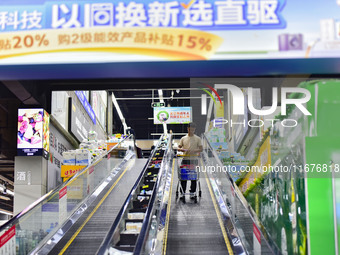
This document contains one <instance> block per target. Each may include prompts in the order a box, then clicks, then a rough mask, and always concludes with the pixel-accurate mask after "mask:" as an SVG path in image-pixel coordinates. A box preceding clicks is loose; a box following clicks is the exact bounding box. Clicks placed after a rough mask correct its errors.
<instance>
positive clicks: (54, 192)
mask: <svg viewBox="0 0 340 255" xmlns="http://www.w3.org/2000/svg"><path fill="white" fill-rule="evenodd" d="M129 138H131V139H133V135H130V136H128V137H126V138H124V139H123V140H122V141H120V142H119V143H117V144H116V145H115V146H113V147H112V148H111V149H110V150H109V151H107V152H106V153H105V154H104V155H103V156H102V157H100V158H98V159H97V160H96V161H94V162H93V163H91V164H90V165H88V166H86V167H84V169H82V170H81V171H79V172H77V173H76V174H75V175H74V176H72V177H71V178H70V179H69V180H67V181H66V182H63V183H61V184H59V185H58V186H57V187H56V188H54V189H52V190H51V191H49V192H48V193H46V194H45V195H43V196H42V197H41V198H39V199H37V200H36V201H34V202H33V203H31V204H30V205H29V206H27V207H26V208H25V209H24V210H22V211H21V212H20V213H18V214H17V215H15V216H14V217H13V218H12V219H10V220H9V221H7V222H6V223H5V224H4V225H2V226H0V233H1V232H2V231H4V230H6V229H8V228H9V227H12V226H13V225H15V224H16V221H18V220H19V219H20V218H22V217H23V216H25V215H26V214H27V213H29V212H31V211H32V210H34V209H35V208H36V207H37V206H38V205H40V204H41V203H42V202H44V201H45V200H47V199H48V198H50V197H52V196H53V195H55V194H56V193H57V192H59V191H60V190H61V189H63V188H64V187H66V186H67V185H68V183H69V182H71V181H73V180H74V179H76V178H78V176H80V175H82V174H83V173H84V172H86V171H87V170H88V169H90V168H91V167H94V166H95V165H97V164H98V163H99V162H100V161H102V160H103V159H104V158H105V157H106V156H107V155H108V154H110V153H111V152H112V151H113V150H115V149H116V148H117V147H118V146H120V144H121V143H123V142H124V141H126V140H128V139H129Z"/></svg>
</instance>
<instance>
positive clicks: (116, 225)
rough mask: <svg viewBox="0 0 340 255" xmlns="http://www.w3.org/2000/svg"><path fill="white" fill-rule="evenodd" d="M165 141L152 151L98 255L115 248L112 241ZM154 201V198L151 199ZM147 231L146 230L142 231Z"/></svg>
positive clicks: (107, 252)
mask: <svg viewBox="0 0 340 255" xmlns="http://www.w3.org/2000/svg"><path fill="white" fill-rule="evenodd" d="M163 139H164V135H162V136H161V138H160V139H159V141H158V143H157V145H156V147H155V149H154V150H153V151H152V154H151V155H150V157H149V159H148V161H147V163H146V164H145V166H144V168H143V170H142V172H141V174H140V175H139V177H138V179H137V180H136V182H135V184H134V186H133V187H132V189H131V192H130V193H129V195H128V197H127V198H126V200H125V202H124V204H123V206H122V208H121V209H120V211H119V213H118V215H117V217H116V219H115V221H114V222H113V224H112V226H111V227H110V230H109V231H108V233H107V234H106V237H105V238H104V240H103V242H102V243H101V245H100V248H99V250H98V251H97V253H96V254H97V255H104V254H109V251H110V249H111V248H113V245H112V241H113V239H114V238H115V236H117V235H119V233H120V231H121V228H120V226H121V224H122V223H123V220H124V217H126V216H127V209H128V207H129V206H130V205H131V203H132V200H133V198H134V197H135V195H136V194H137V189H138V187H139V185H140V182H141V181H142V179H143V177H144V174H145V172H146V171H147V168H148V166H149V164H150V162H151V160H152V158H153V157H154V155H155V152H156V149H157V148H159V147H160V144H161V143H162V140H163ZM151 200H152V198H151ZM151 200H150V202H149V205H150V204H151V202H152V201H151ZM148 214H150V213H148V212H146V217H145V218H144V220H143V225H144V222H145V220H146V219H147V215H148ZM142 231H145V230H143V229H142V230H141V232H142Z"/></svg>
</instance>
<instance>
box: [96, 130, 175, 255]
mask: <svg viewBox="0 0 340 255" xmlns="http://www.w3.org/2000/svg"><path fill="white" fill-rule="evenodd" d="M165 142H166V145H167V148H166V151H165V152H164V154H163V159H162V163H161V166H160V168H159V171H158V174H157V181H156V183H155V184H154V187H153V191H152V194H151V197H150V199H149V202H148V206H147V208H146V210H145V209H144V210H145V211H143V213H144V215H145V216H144V218H143V220H142V222H141V223H142V227H141V229H140V231H139V234H137V235H138V237H137V238H136V240H135V241H133V245H132V246H131V245H125V250H126V251H125V252H124V251H123V250H124V245H121V246H120V245H119V243H121V241H122V237H121V234H122V233H123V232H124V229H125V227H126V226H125V225H126V220H127V219H128V213H129V211H131V210H139V209H135V208H134V206H133V201H135V200H136V198H137V196H138V194H139V193H140V189H141V185H143V184H142V183H143V180H144V181H145V176H146V173H147V172H148V171H149V170H150V164H151V163H152V162H153V160H154V159H155V157H156V156H155V152H156V151H159V150H161V148H162V147H163V146H164V144H165ZM170 150H171V136H170V135H162V137H161V138H160V140H159V141H158V143H157V145H156V147H155V149H154V150H153V151H152V153H151V156H150V158H149V160H148V161H147V163H146V164H145V167H144V169H143V170H142V172H141V174H140V175H139V177H138V179H137V180H136V183H135V185H134V186H133V188H132V190H131V192H130V194H129V195H128V197H127V198H126V200H125V202H124V205H123V206H122V208H121V210H120V212H119V213H118V215H117V217H116V220H115V222H114V223H113V224H112V226H111V228H110V230H109V231H108V233H107V235H106V237H105V239H104V240H103V242H102V244H101V247H100V249H99V250H98V252H97V254H99V255H104V254H122V253H124V254H132V253H135V254H141V253H142V250H144V249H145V243H146V240H149V239H148V238H149V235H148V234H149V229H150V224H151V221H152V219H154V217H153V215H154V212H155V210H157V208H160V201H159V198H160V197H161V196H162V195H161V194H158V192H163V191H162V190H161V189H160V188H161V187H162V185H163V182H165V180H164V175H163V171H164V167H165V164H164V160H165V159H166V158H169V153H168V152H169V151H170ZM131 235H132V236H135V235H134V234H131ZM132 236H131V237H130V238H132V239H134V238H133V237H132ZM152 237H153V235H152ZM150 238H151V236H150ZM131 248H132V249H131ZM147 254H150V253H149V252H147Z"/></svg>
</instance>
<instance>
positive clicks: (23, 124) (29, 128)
mask: <svg viewBox="0 0 340 255" xmlns="http://www.w3.org/2000/svg"><path fill="white" fill-rule="evenodd" d="M49 125H50V116H49V114H48V113H47V112H46V111H45V110H44V109H42V108H37V109H19V110H18V135H17V149H18V155H19V156H44V157H45V158H48V153H49V150H50V141H49V136H50V134H49V133H50V130H49Z"/></svg>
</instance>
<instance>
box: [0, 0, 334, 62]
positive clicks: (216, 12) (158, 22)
mask: <svg viewBox="0 0 340 255" xmlns="http://www.w3.org/2000/svg"><path fill="white" fill-rule="evenodd" d="M338 2H339V1H327V2H324V1H317V0H300V1H294V0H226V1H221V0H186V1H184V0H183V1H174V0H150V1H146V0H136V1H128V0H105V1H100V2H98V1H95V0H83V1H76V0H61V1H56V0H30V1H23V0H2V1H1V6H0V32H1V33H0V55H1V58H0V62H4V63H32V62H34V63H41V62H43V63H51V62H54V63H60V59H62V60H63V61H64V63H70V62H73V63H74V62H77V63H84V62H106V61H114V62H120V61H124V62H126V61H129V59H128V58H127V57H126V56H128V54H131V53H132V54H133V57H131V60H130V61H133V62H135V61H136V62H137V61H138V62H139V61H159V60H171V61H173V60H176V61H177V60H207V59H214V60H217V59H218V60H229V59H273V58H274V59H282V58H306V57H307V58H310V57H312V58H334V57H339V56H340V51H339V49H340V43H339V41H340V37H339V33H338V30H339V26H338V24H339V22H338V20H336V19H334V17H337V15H338V10H339V6H338V5H339V3H338ZM301 6H305V7H306V8H307V9H308V8H309V9H310V10H318V12H315V13H314V12H313V13H312V14H311V13H308V12H306V13H303V14H301V11H300V10H301ZM288 23H289V24H290V25H289V26H287V24H288ZM240 30H243V31H244V33H242V32H240ZM235 31H236V32H235ZM249 31H254V32H253V33H249ZM89 51H91V54H88V55H87V54H86V53H89ZM59 52H63V55H62V56H61V55H59ZM69 52H72V53H73V54H68V53H69ZM103 52H105V53H106V54H105V55H103V54H101V53H103ZM46 53H48V58H47V57H46ZM117 53H118V54H117ZM31 54H34V55H35V57H34V58H32V57H30V56H29V55H31ZM85 55H86V56H85ZM145 55H146V56H147V57H146V56H145ZM17 56H20V58H17ZM103 56H105V58H103ZM136 56H137V57H136ZM27 60H28V61H27ZM21 61H22V62H21Z"/></svg>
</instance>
